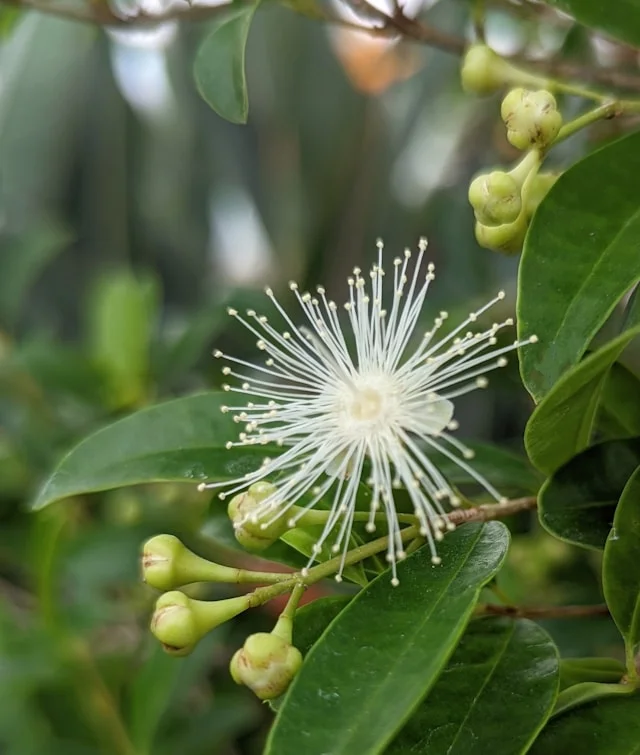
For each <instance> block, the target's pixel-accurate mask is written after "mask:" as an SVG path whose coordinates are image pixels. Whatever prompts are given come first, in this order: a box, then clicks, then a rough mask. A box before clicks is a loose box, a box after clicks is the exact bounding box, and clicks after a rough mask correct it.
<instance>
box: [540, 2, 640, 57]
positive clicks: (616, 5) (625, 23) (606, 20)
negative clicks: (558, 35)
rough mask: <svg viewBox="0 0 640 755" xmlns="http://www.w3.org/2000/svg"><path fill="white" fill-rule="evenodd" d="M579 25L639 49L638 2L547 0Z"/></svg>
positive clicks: (639, 10) (639, 17)
mask: <svg viewBox="0 0 640 755" xmlns="http://www.w3.org/2000/svg"><path fill="white" fill-rule="evenodd" d="M547 3H548V4H549V5H553V6H554V7H556V8H559V9H560V10H563V11H564V12H565V13H568V14H569V15H570V16H574V18H576V19H577V20H578V21H580V23H581V24H584V25H585V26H589V27H591V28H592V29H597V30H598V31H601V32H604V33H605V34H609V35H611V36H612V37H616V38H617V39H621V40H623V41H624V42H628V43H629V44H630V45H635V46H636V47H640V0H615V1H614V2H602V0H547Z"/></svg>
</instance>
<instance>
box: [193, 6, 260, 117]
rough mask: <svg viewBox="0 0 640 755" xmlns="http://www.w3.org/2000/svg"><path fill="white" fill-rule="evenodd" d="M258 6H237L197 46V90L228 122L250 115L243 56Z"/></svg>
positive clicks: (195, 67) (195, 73)
mask: <svg viewBox="0 0 640 755" xmlns="http://www.w3.org/2000/svg"><path fill="white" fill-rule="evenodd" d="M257 7H258V3H257V2H254V3H250V4H240V6H239V7H238V8H237V9H236V10H234V11H232V13H231V14H230V15H227V16H225V17H224V19H222V20H221V21H219V22H218V23H217V24H216V26H215V28H214V29H212V31H211V32H209V35H208V36H207V38H206V39H205V40H204V42H203V43H202V44H201V45H200V49H199V50H198V54H197V55H196V62H195V66H194V75H195V79H196V85H197V87H198V91H199V92H200V94H201V95H202V98H203V99H204V100H205V101H206V102H207V104H209V105H210V106H211V107H212V108H213V110H215V111H216V113H218V115H220V116H222V118H226V120H228V121H231V123H246V122H247V115H248V113H249V99H248V97H247V80H246V76H245V71H244V54H245V48H246V46H247V37H248V36H249V28H250V26H251V21H252V20H253V14H254V13H255V12H256V8H257Z"/></svg>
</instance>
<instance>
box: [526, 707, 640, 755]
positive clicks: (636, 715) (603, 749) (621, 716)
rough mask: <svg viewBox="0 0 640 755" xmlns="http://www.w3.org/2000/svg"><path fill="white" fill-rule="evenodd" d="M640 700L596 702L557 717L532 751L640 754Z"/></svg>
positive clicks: (548, 754)
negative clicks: (639, 752)
mask: <svg viewBox="0 0 640 755" xmlns="http://www.w3.org/2000/svg"><path fill="white" fill-rule="evenodd" d="M639 741H640V697H638V696H637V695H634V696H631V697H622V698H616V699H612V698H609V699H606V700H597V701H595V702H592V703H589V704H587V705H584V706H581V707H579V708H575V709H574V710H571V711H570V712H568V713H565V714H564V715H561V716H555V717H554V718H552V719H551V721H550V722H549V723H548V724H547V726H546V727H545V728H544V729H543V731H542V733H541V734H540V736H539V737H538V739H536V741H535V742H534V743H533V747H532V748H531V750H529V753H530V754H531V755H567V753H570V752H575V753H585V755H637V752H638V742H639Z"/></svg>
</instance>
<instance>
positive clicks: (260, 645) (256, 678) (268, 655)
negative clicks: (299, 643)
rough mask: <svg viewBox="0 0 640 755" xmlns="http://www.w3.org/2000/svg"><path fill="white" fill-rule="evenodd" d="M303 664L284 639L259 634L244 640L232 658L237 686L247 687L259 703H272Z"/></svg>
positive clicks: (232, 674)
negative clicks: (260, 701)
mask: <svg viewBox="0 0 640 755" xmlns="http://www.w3.org/2000/svg"><path fill="white" fill-rule="evenodd" d="M301 665H302V653H301V652H300V651H299V650H298V648H296V647H294V646H293V645H291V643H290V642H288V641H287V640H286V639H284V638H282V637H280V636H278V635H276V634H267V633H266V632H259V633H258V634H252V635H250V636H249V637H247V640H246V642H245V643H244V646H243V647H242V648H241V649H240V650H238V652H237V653H236V654H235V655H234V656H233V658H232V659H231V664H230V666H229V670H230V671H231V676H232V677H233V680H234V682H236V684H244V685H245V686H246V687H249V689H251V690H252V691H253V692H254V693H255V695H256V696H257V697H259V698H260V699H261V700H273V699H274V698H276V697H279V696H280V695H282V694H283V692H285V691H286V689H287V687H288V686H289V684H291V681H292V680H293V678H294V676H295V675H296V674H297V673H298V670H299V669H300V666H301Z"/></svg>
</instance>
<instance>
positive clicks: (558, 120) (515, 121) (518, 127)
mask: <svg viewBox="0 0 640 755" xmlns="http://www.w3.org/2000/svg"><path fill="white" fill-rule="evenodd" d="M500 114H501V116H502V120H503V121H504V123H505V125H506V127H507V139H508V140H509V141H510V142H511V144H513V146H514V147H516V148H517V149H529V148H530V147H546V146H548V145H549V144H551V142H552V141H553V140H554V139H555V138H556V136H557V134H558V131H560V128H561V126H562V115H561V114H560V112H559V111H558V106H557V105H556V100H555V97H554V96H553V95H552V94H551V92H548V91H546V90H545V89H541V90H539V91H537V92H531V91H529V90H528V89H522V88H518V89H512V90H511V91H510V92H509V94H507V96H506V97H505V98H504V100H503V101H502V106H501V108H500Z"/></svg>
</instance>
